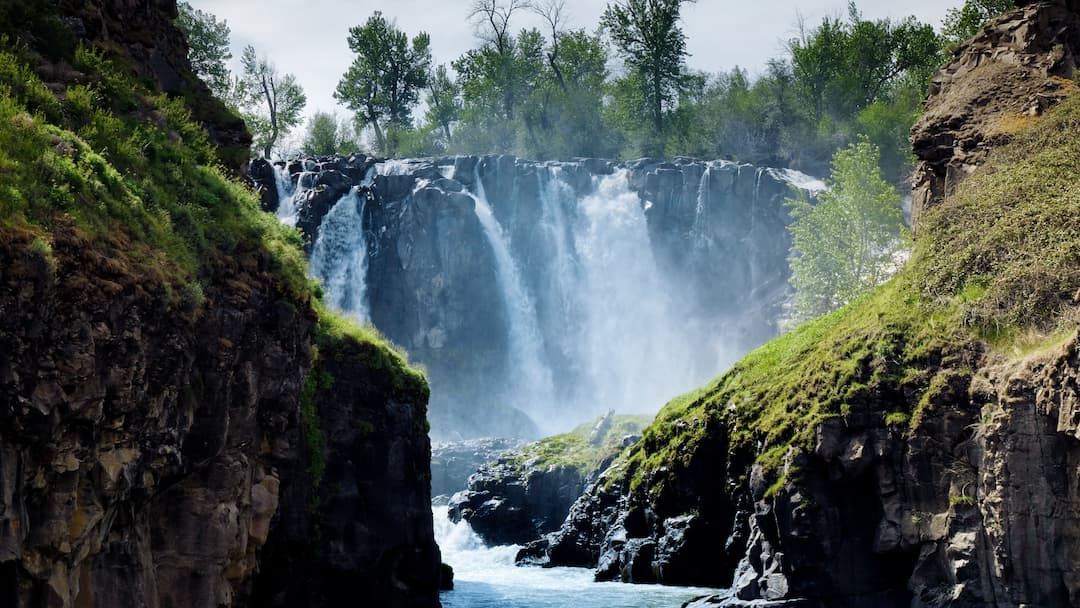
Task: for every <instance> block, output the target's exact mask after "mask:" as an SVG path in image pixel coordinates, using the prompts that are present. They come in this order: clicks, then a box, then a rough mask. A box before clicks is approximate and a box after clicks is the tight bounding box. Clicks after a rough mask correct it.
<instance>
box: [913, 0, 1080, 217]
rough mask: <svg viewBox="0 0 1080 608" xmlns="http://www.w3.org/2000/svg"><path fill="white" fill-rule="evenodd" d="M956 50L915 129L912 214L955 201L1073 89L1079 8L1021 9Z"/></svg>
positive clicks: (1033, 5)
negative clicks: (951, 197)
mask: <svg viewBox="0 0 1080 608" xmlns="http://www.w3.org/2000/svg"><path fill="white" fill-rule="evenodd" d="M1017 4H1025V5H1026V6H1024V7H1023V8H1021V9H1019V10H1016V11H1013V12H1011V13H1008V14H1006V15H1003V16H1002V17H1000V18H999V19H997V20H995V21H994V22H993V23H992V24H990V25H988V26H987V27H985V28H984V29H983V30H982V31H981V32H979V34H978V35H976V36H975V38H974V39H972V40H970V41H969V42H968V43H967V44H965V45H963V46H961V47H960V48H959V49H957V51H956V53H955V55H954V56H953V58H952V61H951V62H950V63H949V64H948V65H947V66H946V67H944V68H943V69H941V70H940V71H939V72H938V73H937V74H936V75H935V76H934V78H933V79H932V80H931V82H930V96H929V98H928V100H927V102H926V108H925V111H924V112H923V115H922V116H921V117H920V118H919V122H918V123H917V124H916V125H915V127H914V128H913V129H912V137H911V139H912V145H913V147H914V152H915V155H916V156H917V157H918V159H919V164H918V166H917V167H916V170H915V178H914V181H913V193H912V213H913V216H914V220H915V223H916V226H917V224H918V221H919V215H920V214H921V213H922V212H923V211H924V210H925V209H927V208H929V207H932V206H934V205H936V204H938V203H940V202H941V200H942V198H943V197H945V196H947V195H948V194H951V193H952V191H953V190H954V189H955V187H956V185H957V184H958V183H960V182H961V181H963V179H964V178H965V177H967V176H968V175H970V174H971V173H972V172H973V171H974V170H975V169H976V168H977V167H978V166H979V165H981V164H982V163H983V161H984V160H985V159H986V157H987V155H988V154H989V153H990V151H991V150H993V149H994V148H995V147H998V146H1000V145H1002V144H1003V143H1005V142H1007V141H1009V139H1010V136H1011V135H1012V134H1013V133H1015V132H1016V130H1017V129H1018V128H1020V127H1021V126H1022V125H1023V124H1024V122H1025V121H1028V120H1030V119H1033V118H1035V117H1038V116H1040V115H1042V113H1043V112H1045V111H1046V110H1047V109H1048V108H1050V107H1052V106H1053V105H1055V104H1056V103H1058V102H1059V101H1061V100H1062V99H1063V98H1064V97H1066V96H1068V95H1069V94H1071V93H1072V92H1074V91H1075V89H1076V83H1075V82H1074V81H1073V80H1072V78H1073V74H1074V73H1075V71H1076V67H1077V64H1078V61H1077V59H1078V56H1077V53H1078V52H1080V26H1078V20H1080V16H1078V14H1077V7H1075V6H1071V3H1069V2H1064V1H1061V2H1023V3H1020V2H1018V3H1017Z"/></svg>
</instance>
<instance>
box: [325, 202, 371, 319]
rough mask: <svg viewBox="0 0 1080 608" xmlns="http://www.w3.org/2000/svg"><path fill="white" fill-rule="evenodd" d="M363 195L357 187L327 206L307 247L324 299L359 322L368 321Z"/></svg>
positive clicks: (369, 317) (369, 315) (369, 316)
mask: <svg viewBox="0 0 1080 608" xmlns="http://www.w3.org/2000/svg"><path fill="white" fill-rule="evenodd" d="M366 203H367V197H366V196H362V195H361V194H359V190H358V189H357V188H352V189H351V190H349V192H348V194H346V195H345V196H343V197H341V199H340V200H339V201H338V202H337V203H336V204H335V205H334V206H333V207H332V208H331V209H330V212H329V213H327V214H326V217H325V218H324V219H323V221H322V225H321V226H319V237H318V239H317V240H316V241H315V246H314V247H313V248H312V250H311V261H310V267H311V273H312V274H313V275H315V276H316V277H318V278H319V279H320V280H321V281H322V285H323V289H324V290H325V293H326V301H327V303H329V304H330V305H331V306H333V307H335V308H337V309H339V310H343V311H347V312H350V313H352V314H354V315H356V317H357V318H358V319H359V320H360V321H362V322H367V321H370V320H371V314H370V311H369V308H368V302H367V266H368V259H367V241H366V239H365V233H364V229H363V217H364V206H365V205H366Z"/></svg>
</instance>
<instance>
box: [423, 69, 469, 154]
mask: <svg viewBox="0 0 1080 608" xmlns="http://www.w3.org/2000/svg"><path fill="white" fill-rule="evenodd" d="M425 102H427V108H428V109H427V113H426V114H425V116H424V118H425V119H426V120H427V124H428V125H429V126H430V127H435V128H438V129H441V130H442V133H441V135H442V137H443V140H442V146H443V148H445V147H446V146H449V145H450V139H451V137H453V132H452V131H451V125H453V124H454V123H455V122H457V120H458V118H459V117H460V116H461V87H460V86H458V83H457V82H455V81H454V80H453V79H451V78H450V75H449V74H448V73H447V71H446V66H445V65H440V66H439V67H437V68H436V69H435V72H434V73H432V74H431V75H430V76H429V77H428V95H427V97H426V98H425Z"/></svg>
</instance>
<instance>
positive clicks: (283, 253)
mask: <svg viewBox="0 0 1080 608" xmlns="http://www.w3.org/2000/svg"><path fill="white" fill-rule="evenodd" d="M175 16H176V6H175V3H174V2H173V1H172V0H93V1H91V2H64V1H61V2H51V1H46V0H42V1H28V2H21V3H4V4H3V5H2V6H0V27H2V28H3V31H2V32H0V33H3V34H4V35H5V36H4V37H2V38H0V39H2V40H3V42H0V176H2V177H0V179H2V184H3V187H2V188H0V190H2V192H0V605H4V606H18V607H39V606H49V607H70V606H79V607H88V608H89V607H101V608H104V607H108V608H114V607H117V608H122V607H180V606H340V605H345V604H346V603H347V601H348V600H352V599H353V598H355V597H356V595H357V593H362V594H363V595H364V597H366V598H369V599H370V600H371V601H372V602H373V603H374V604H376V605H383V606H417V607H421V606H423V607H426V606H437V605H438V586H439V576H440V568H439V551H438V548H437V546H436V545H435V542H434V538H433V532H432V520H431V510H430V489H429V480H430V469H429V465H430V444H429V442H428V437H427V420H426V405H427V400H428V387H427V383H426V380H425V379H424V377H423V376H422V375H421V374H420V373H419V372H417V371H415V370H413V369H412V368H410V367H409V366H408V364H407V362H406V361H405V359H404V358H403V356H402V355H400V354H398V353H397V352H396V351H395V350H393V349H392V348H391V347H390V346H389V345H388V344H387V343H386V342H385V341H384V339H382V338H381V337H379V336H376V335H374V334H373V333H372V332H370V331H368V330H365V329H363V328H360V327H358V326H356V325H354V324H352V323H349V322H346V321H343V320H342V319H340V318H338V317H336V316H335V315H334V314H333V313H331V312H329V311H328V310H327V309H326V308H325V307H324V305H323V304H321V303H320V301H319V300H318V298H317V295H316V293H315V290H314V288H313V285H312V284H311V282H310V281H309V279H308V278H307V268H306V265H305V262H304V259H303V253H302V250H301V243H300V242H299V240H298V239H296V238H295V237H294V236H291V235H290V234H289V233H287V232H285V231H283V230H281V228H280V227H279V225H278V223H277V222H276V220H274V218H272V217H270V216H268V215H266V214H264V213H262V212H261V211H260V210H259V209H258V203H257V200H256V197H255V196H254V195H252V194H251V193H250V192H248V191H247V190H246V189H245V188H244V187H243V186H241V185H240V184H239V183H237V182H235V181H233V180H232V179H231V178H230V177H229V176H228V173H229V172H238V171H240V170H241V169H242V164H243V163H242V162H240V161H239V160H238V159H240V158H241V155H242V154H244V153H245V150H246V147H247V142H248V141H249V136H248V135H247V133H246V131H245V130H244V128H243V123H241V122H239V121H238V120H237V119H236V118H235V117H234V116H232V115H231V114H229V113H228V111H227V110H225V108H224V107H223V106H221V105H220V103H219V102H216V101H215V100H213V98H212V97H210V96H209V94H208V92H207V91H206V89H205V86H204V85H202V83H201V82H199V81H198V79H196V78H194V76H192V75H191V71H190V67H189V66H188V64H187V60H186V54H187V50H186V47H185V46H184V40H183V37H182V36H181V35H180V34H179V32H178V31H177V30H176V29H175V28H174V27H173V19H174V18H175ZM221 165H224V166H225V167H226V168H225V169H222V168H219V167H220V166H221Z"/></svg>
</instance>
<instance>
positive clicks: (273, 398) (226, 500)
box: [0, 234, 313, 606]
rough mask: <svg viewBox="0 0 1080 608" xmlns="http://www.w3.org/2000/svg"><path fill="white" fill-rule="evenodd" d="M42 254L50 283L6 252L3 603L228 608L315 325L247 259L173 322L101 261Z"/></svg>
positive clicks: (282, 455) (271, 489) (261, 533)
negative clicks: (48, 259)
mask: <svg viewBox="0 0 1080 608" xmlns="http://www.w3.org/2000/svg"><path fill="white" fill-rule="evenodd" d="M54 247H55V250H56V256H57V259H58V260H59V266H58V268H57V269H56V270H55V271H53V270H52V269H51V268H50V267H49V266H48V265H46V264H45V263H44V262H43V261H42V260H41V259H40V258H37V257H35V256H34V255H33V254H30V253H28V252H27V250H26V243H18V242H12V243H5V246H4V248H3V252H2V254H0V257H2V258H3V263H2V264H0V307H2V309H3V310H4V315H3V320H2V321H0V323H2V326H0V342H2V344H3V346H2V351H3V355H2V357H0V370H2V373H0V378H2V379H0V395H2V398H0V402H2V403H3V404H4V409H3V411H2V413H0V453H2V454H3V458H2V461H0V469H2V474H0V477H2V479H3V491H2V492H0V522H2V524H0V530H2V532H0V563H2V565H0V568H2V569H3V571H4V573H5V575H4V577H3V580H2V584H0V589H2V590H3V593H5V594H9V595H8V598H7V599H8V600H9V601H10V603H9V604H8V605H14V606H74V605H79V606H140V605H147V606H158V605H164V606H169V605H172V606H181V605H191V606H196V605H199V606H204V605H205V606H210V605H225V606H228V605H234V604H235V603H237V601H238V598H242V597H244V596H245V594H246V592H247V588H248V586H249V585H250V582H251V577H252V574H253V573H254V571H255V570H256V568H257V556H258V551H259V549H260V547H261V546H262V545H263V544H264V543H265V542H266V540H267V536H268V533H269V529H270V523H271V518H272V517H273V516H274V515H275V514H276V513H277V512H278V509H279V506H280V502H279V492H278V490H279V487H280V481H281V468H280V467H281V465H282V463H285V462H288V461H289V460H290V459H291V458H293V457H294V456H295V454H294V452H295V449H296V446H297V444H298V441H297V437H298V436H297V428H298V427H297V419H296V418H297V407H296V404H297V402H298V398H299V390H300V383H301V381H302V379H303V375H304V373H305V372H306V368H307V361H308V358H309V341H310V331H311V327H312V323H313V320H312V319H311V317H310V316H309V315H305V314H303V313H300V312H298V310H297V308H296V306H294V305H292V304H290V303H289V302H287V300H286V299H285V298H284V296H282V295H281V294H279V293H276V292H275V291H274V290H273V289H271V288H270V287H269V285H268V284H267V283H264V282H263V278H262V277H264V276H265V273H267V272H268V270H269V267H268V266H269V263H270V260H269V259H267V258H266V257H259V256H258V255H257V254H254V253H249V254H247V255H244V256H241V257H240V258H238V260H237V261H236V262H235V263H234V264H232V265H230V266H231V267H230V268H228V271H230V272H233V273H234V274H233V277H234V280H235V282H234V283H232V285H233V286H234V287H232V288H228V287H224V286H221V287H219V286H210V287H208V288H207V291H206V298H207V302H206V304H198V305H193V306H192V307H191V308H190V310H189V311H188V314H187V315H186V316H185V315H177V314H175V313H172V314H170V313H169V311H168V308H167V305H166V298H167V297H168V296H167V295H166V293H165V292H164V291H148V290H152V289H153V284H152V283H150V282H147V283H140V282H135V281H133V278H132V276H130V275H129V274H127V273H126V271H125V269H124V268H123V267H122V266H117V265H114V264H122V263H123V262H121V261H117V260H116V258H113V261H112V262H110V260H109V259H108V258H106V257H104V255H103V254H104V253H105V252H103V251H102V250H101V249H100V248H97V247H93V246H91V244H89V243H87V242H85V241H81V240H80V239H79V238H78V237H76V236H75V235H73V234H71V235H67V236H65V237H63V238H58V239H57V241H56V243H55V245H54ZM123 259H124V258H123V257H120V258H119V260H123ZM223 270H225V269H223ZM248 289H250V291H248Z"/></svg>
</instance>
